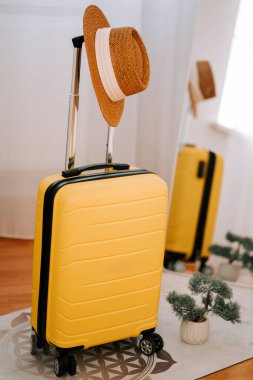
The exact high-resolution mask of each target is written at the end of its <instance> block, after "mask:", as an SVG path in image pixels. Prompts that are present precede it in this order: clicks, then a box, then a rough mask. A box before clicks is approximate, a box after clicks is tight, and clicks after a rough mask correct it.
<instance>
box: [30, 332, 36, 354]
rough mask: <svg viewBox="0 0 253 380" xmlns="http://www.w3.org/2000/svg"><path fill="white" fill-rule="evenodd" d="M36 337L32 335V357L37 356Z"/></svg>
mask: <svg viewBox="0 0 253 380" xmlns="http://www.w3.org/2000/svg"><path fill="white" fill-rule="evenodd" d="M36 340H37V339H36V335H35V334H32V335H31V349H30V351H31V355H36V354H37V346H36Z"/></svg>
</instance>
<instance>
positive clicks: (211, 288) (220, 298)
mask: <svg viewBox="0 0 253 380" xmlns="http://www.w3.org/2000/svg"><path fill="white" fill-rule="evenodd" d="M189 289H190V291H191V293H192V294H194V295H201V296H202V297H201V301H202V306H198V305H197V303H196V301H195V299H194V298H193V297H192V296H190V295H189V294H179V293H177V292H175V291H173V292H170V293H169V294H168V295H167V297H166V299H167V301H168V302H169V303H170V304H171V306H172V309H173V311H174V313H175V314H176V315H177V317H178V318H179V319H182V320H184V321H185V320H186V321H192V322H200V321H202V320H203V319H204V318H205V316H206V315H207V314H208V313H210V312H212V313H213V314H216V315H218V316H220V317H221V318H223V319H225V320H226V321H230V322H232V323H236V322H240V306H239V305H238V303H236V302H232V301H231V299H232V296H233V292H232V289H231V288H230V287H229V286H228V285H227V284H226V283H225V282H224V281H222V280H220V279H217V278H213V277H211V276H206V275H205V274H203V273H200V272H197V273H194V275H193V276H192V278H191V279H190V281H189Z"/></svg>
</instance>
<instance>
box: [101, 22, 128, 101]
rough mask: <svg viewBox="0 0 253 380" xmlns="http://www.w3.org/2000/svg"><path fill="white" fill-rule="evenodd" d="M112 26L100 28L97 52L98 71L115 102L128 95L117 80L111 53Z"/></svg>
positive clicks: (106, 89) (108, 93) (107, 91)
mask: <svg viewBox="0 0 253 380" xmlns="http://www.w3.org/2000/svg"><path fill="white" fill-rule="evenodd" d="M111 29H112V28H102V29H98V30H97V32H96V37H95V53H96V60H97V66H98V72H99V76H100V79H101V82H102V84H103V87H104V89H105V92H106V93H107V95H108V97H109V98H110V99H111V100H112V101H113V102H118V101H119V100H122V99H125V97H126V95H125V94H124V93H123V92H122V90H121V88H120V87H119V84H118V82H117V79H116V76H115V73H114V70H113V65H112V60H111V53H110V44H109V40H110V31H111Z"/></svg>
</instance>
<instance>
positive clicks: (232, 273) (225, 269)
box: [218, 263, 240, 281]
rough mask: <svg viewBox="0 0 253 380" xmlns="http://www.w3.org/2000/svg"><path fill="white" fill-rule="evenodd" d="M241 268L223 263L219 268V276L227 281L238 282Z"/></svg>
mask: <svg viewBox="0 0 253 380" xmlns="http://www.w3.org/2000/svg"><path fill="white" fill-rule="evenodd" d="M239 271H240V267H239V266H237V265H233V264H228V263H222V264H220V266H219V271H218V274H219V276H220V277H221V278H222V279H223V280H226V281H236V280H237V279H238V276H239Z"/></svg>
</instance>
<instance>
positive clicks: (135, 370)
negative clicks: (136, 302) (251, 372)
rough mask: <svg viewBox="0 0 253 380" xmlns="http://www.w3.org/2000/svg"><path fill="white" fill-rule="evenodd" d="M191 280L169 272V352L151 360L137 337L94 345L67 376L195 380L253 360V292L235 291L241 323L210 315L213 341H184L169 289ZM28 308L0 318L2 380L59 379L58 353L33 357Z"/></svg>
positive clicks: (165, 320)
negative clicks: (193, 343)
mask: <svg viewBox="0 0 253 380" xmlns="http://www.w3.org/2000/svg"><path fill="white" fill-rule="evenodd" d="M188 280H189V276H188V275H187V274H178V273H173V272H167V271H166V272H165V273H164V275H163V287H162V292H161V302H160V312H159V320H160V322H159V327H158V329H157V332H159V333H160V334H161V335H162V336H163V338H164V341H165V346H164V349H163V350H162V351H161V352H159V353H158V354H156V355H153V356H150V357H147V356H144V355H142V354H141V353H140V351H139V349H138V346H137V341H136V339H129V340H124V341H119V342H114V343H110V344H106V345H103V346H99V347H94V348H91V349H89V350H86V351H82V352H78V353H76V359H77V374H76V375H75V376H74V377H70V376H67V375H66V376H65V377H64V378H65V379H66V378H72V379H73V380H74V379H82V380H121V379H124V380H141V379H142V380H167V379H169V378H170V379H173V380H194V379H197V378H198V377H201V376H204V375H206V374H208V373H211V372H215V371H217V370H220V369H222V368H225V367H227V366H230V365H232V364H235V363H237V362H240V361H243V360H246V359H248V358H250V357H252V356H253V334H252V328H253V302H252V299H253V291H252V289H241V288H238V287H237V288H234V295H235V299H237V300H239V302H240V304H241V305H242V324H240V325H231V324H230V323H227V322H225V321H223V320H221V319H218V318H215V317H211V318H210V322H211V332H210V338H209V340H208V341H207V342H206V343H205V344H203V345H201V346H191V345H188V344H185V343H183V342H182V341H181V340H180V337H179V321H178V320H177V318H176V317H175V316H174V315H173V314H172V312H171V310H170V307H169V305H168V304H167V302H166V301H165V296H166V294H167V292H168V291H170V290H172V289H175V290H179V291H186V288H187V282H188ZM29 317H30V313H29V310H23V311H19V312H16V313H11V314H7V315H4V316H1V317H0V380H6V379H11V380H18V379H20V380H27V379H29V380H30V379H31V380H39V379H56V376H55V374H54V370H53V358H54V352H53V350H52V351H51V353H50V355H47V356H46V355H43V354H42V353H39V354H38V355H37V356H31V355H30V333H31V329H30V325H29Z"/></svg>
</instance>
